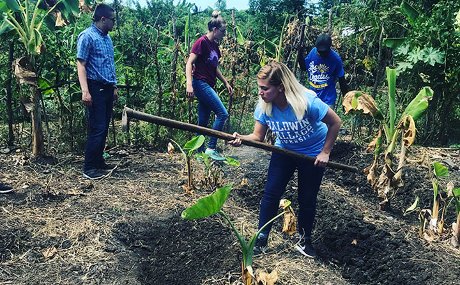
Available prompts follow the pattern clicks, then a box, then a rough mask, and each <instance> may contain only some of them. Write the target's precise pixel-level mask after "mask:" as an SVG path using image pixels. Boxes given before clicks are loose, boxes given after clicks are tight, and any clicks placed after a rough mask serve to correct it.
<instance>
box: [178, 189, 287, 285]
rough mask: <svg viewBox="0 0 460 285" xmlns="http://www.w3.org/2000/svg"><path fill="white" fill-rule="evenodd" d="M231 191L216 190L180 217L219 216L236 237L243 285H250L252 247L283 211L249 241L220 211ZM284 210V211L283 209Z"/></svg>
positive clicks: (187, 218) (285, 205)
mask: <svg viewBox="0 0 460 285" xmlns="http://www.w3.org/2000/svg"><path fill="white" fill-rule="evenodd" d="M231 191H232V186H231V185H226V186H224V187H221V188H218V189H217V190H216V191H215V192H214V193H212V194H210V195H208V196H205V197H203V198H200V199H199V200H198V201H197V202H196V203H195V204H194V205H192V206H190V207H188V208H187V209H185V210H184V211H183V212H182V214H181V217H182V218H183V219H185V220H197V219H203V218H206V217H209V216H212V215H215V214H217V215H219V216H221V217H222V218H223V219H224V220H225V221H226V222H227V224H228V225H229V226H230V228H231V229H232V231H233V233H234V234H235V235H236V237H237V239H238V242H239V244H240V246H241V252H242V253H243V261H242V279H243V282H244V284H245V285H250V284H252V280H253V278H254V270H253V268H252V260H253V256H254V246H255V243H256V240H257V237H258V236H259V234H260V233H261V232H262V230H263V229H264V228H265V227H266V226H268V225H269V224H270V223H272V222H273V221H274V220H276V219H277V218H279V217H281V216H282V215H283V214H284V211H283V212H281V213H280V214H278V215H276V216H275V217H274V218H273V219H271V220H270V221H268V222H267V223H266V224H265V225H264V226H263V227H262V228H260V229H259V230H258V231H257V232H256V233H255V234H254V235H253V236H252V237H251V238H250V239H249V240H246V238H245V237H244V236H243V235H242V234H241V233H240V232H239V231H238V230H237V229H236V227H235V225H234V224H233V222H232V221H231V220H230V217H229V216H228V215H227V214H226V213H225V212H224V211H223V210H222V207H223V206H224V203H225V201H227V199H228V196H229V195H230V192H231ZM290 205H291V202H290V201H288V200H285V202H284V203H283V207H284V208H289V207H290ZM283 210H284V209H283Z"/></svg>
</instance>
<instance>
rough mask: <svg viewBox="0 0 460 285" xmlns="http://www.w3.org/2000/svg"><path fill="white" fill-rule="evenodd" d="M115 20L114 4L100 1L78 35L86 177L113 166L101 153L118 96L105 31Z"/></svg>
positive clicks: (95, 176) (101, 174)
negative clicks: (84, 112)
mask: <svg viewBox="0 0 460 285" xmlns="http://www.w3.org/2000/svg"><path fill="white" fill-rule="evenodd" d="M115 20H116V17H115V11H114V10H113V8H112V7H110V6H108V5H106V4H99V5H98V6H97V7H96V10H95V11H94V15H93V23H92V25H91V26H90V27H89V28H87V29H86V30H84V31H83V32H82V33H80V35H79V36H78V42H77V71H78V80H79V81H80V87H81V92H82V96H81V100H82V102H83V104H84V105H85V106H86V108H87V117H88V137H87V141H86V149H85V164H84V167H83V176H84V177H85V178H88V179H100V178H103V177H105V176H107V175H108V174H109V170H110V169H113V167H112V166H110V165H108V164H106V162H105V161H104V158H103V156H102V154H103V152H104V148H105V142H106V139H107V133H108V129H109V123H110V120H111V118H112V111H113V101H114V100H117V85H116V84H117V79H116V76H115V60H114V51H113V43H112V39H111V38H110V36H109V34H108V32H109V31H111V30H112V29H113V27H114V25H115Z"/></svg>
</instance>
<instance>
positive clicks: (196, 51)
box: [185, 11, 233, 160]
mask: <svg viewBox="0 0 460 285" xmlns="http://www.w3.org/2000/svg"><path fill="white" fill-rule="evenodd" d="M225 32H226V23H225V20H224V19H223V18H222V16H220V13H219V12H218V11H214V12H213V14H212V17H211V20H210V21H209V22H208V32H207V33H206V34H205V35H203V36H202V37H200V38H199V39H198V40H196V42H195V43H194V44H193V47H192V51H191V52H190V56H189V58H188V60H187V65H186V68H185V73H186V77H187V96H188V97H189V98H193V96H196V97H197V98H198V125H200V126H204V127H207V125H208V123H209V118H210V116H211V111H212V112H214V114H215V115H216V119H215V120H214V124H213V126H212V128H213V129H214V130H218V131H221V130H222V128H223V127H224V124H225V121H226V120H227V118H228V112H227V109H225V106H224V104H222V101H221V100H220V98H219V95H217V93H216V91H215V90H214V85H215V84H216V78H219V80H220V81H222V83H224V85H225V87H226V88H227V90H228V92H229V93H232V92H233V89H232V87H231V86H230V84H229V83H228V82H227V80H226V79H225V77H224V76H223V75H222V73H221V72H220V70H219V67H218V65H219V58H220V57H221V54H220V50H219V42H220V41H221V40H222V38H223V37H224V36H225ZM216 146H217V138H216V137H211V138H210V139H209V142H208V147H207V149H206V151H205V153H206V154H208V155H209V156H210V157H211V158H213V159H215V160H225V158H224V157H222V156H221V155H220V154H219V153H218V152H217V149H216Z"/></svg>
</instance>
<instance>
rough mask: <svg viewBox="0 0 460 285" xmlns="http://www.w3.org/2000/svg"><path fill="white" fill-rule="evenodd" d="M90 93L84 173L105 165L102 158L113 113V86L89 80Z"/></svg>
mask: <svg viewBox="0 0 460 285" xmlns="http://www.w3.org/2000/svg"><path fill="white" fill-rule="evenodd" d="M88 88H89V93H90V94H91V98H92V100H93V102H92V104H91V106H89V107H87V109H86V110H87V112H86V115H87V119H88V137H87V141H86V150H85V164H84V167H83V171H87V170H90V169H99V168H101V167H102V165H103V164H104V158H103V156H102V154H103V152H104V148H105V141H106V139H107V133H108V130H109V123H110V120H111V118H112V112H113V99H114V93H113V92H114V89H113V86H110V85H104V84H101V83H98V82H95V81H91V80H88Z"/></svg>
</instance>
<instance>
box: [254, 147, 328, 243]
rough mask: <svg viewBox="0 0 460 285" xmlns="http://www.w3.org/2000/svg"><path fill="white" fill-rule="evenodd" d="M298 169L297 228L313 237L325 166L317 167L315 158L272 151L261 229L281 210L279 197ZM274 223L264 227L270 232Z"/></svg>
mask: <svg viewBox="0 0 460 285" xmlns="http://www.w3.org/2000/svg"><path fill="white" fill-rule="evenodd" d="M296 169H297V172H298V179H299V180H298V201H299V213H298V231H299V234H301V235H304V236H305V237H306V238H311V232H312V230H313V222H314V220H315V213H316V200H317V195H318V191H319V187H320V185H321V180H322V179H323V174H324V170H325V168H322V167H316V166H314V165H313V163H312V162H310V161H306V160H301V159H297V158H292V157H289V156H286V155H282V154H278V153H273V154H272V157H271V160H270V166H269V167H268V177H267V183H266V184H265V190H264V193H263V196H262V200H261V202H260V214H259V227H258V228H259V229H260V228H262V226H263V225H265V224H266V223H267V222H268V221H269V220H271V219H272V218H273V217H274V216H275V215H276V214H277V212H278V208H279V201H280V199H281V196H282V195H283V193H284V192H285V191H286V186H287V184H288V182H289V180H290V179H291V177H292V175H293V174H294V171H295V170H296ZM271 227H272V224H270V225H268V226H267V227H266V228H265V229H264V230H263V231H262V235H263V236H268V234H269V232H270V229H271Z"/></svg>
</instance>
